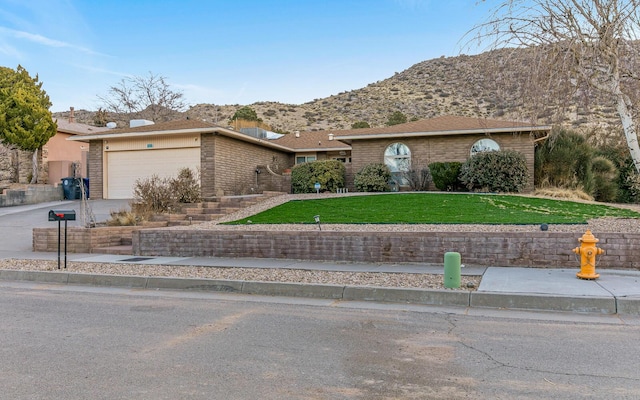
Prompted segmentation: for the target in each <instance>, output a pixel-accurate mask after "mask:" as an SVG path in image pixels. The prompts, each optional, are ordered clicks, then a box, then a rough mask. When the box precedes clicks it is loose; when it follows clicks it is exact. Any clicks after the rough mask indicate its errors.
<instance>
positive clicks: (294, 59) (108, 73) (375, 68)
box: [0, 0, 495, 111]
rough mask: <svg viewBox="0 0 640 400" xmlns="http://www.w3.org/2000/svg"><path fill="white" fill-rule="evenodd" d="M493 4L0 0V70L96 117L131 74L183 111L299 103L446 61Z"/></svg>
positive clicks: (436, 0)
mask: <svg viewBox="0 0 640 400" xmlns="http://www.w3.org/2000/svg"><path fill="white" fill-rule="evenodd" d="M492 3H495V2H491V1H489V2H479V1H476V0H323V1H306V0H273V1H271V0H181V1H170V0H123V1H120V0H109V1H107V0H104V1H103V0H0V65H2V66H5V67H10V68H16V67H17V65H18V64H20V65H22V66H23V67H24V68H26V69H27V70H28V71H29V73H30V74H31V75H32V76H34V75H36V74H37V75H38V76H39V77H40V80H41V81H42V82H44V86H43V87H44V89H45V90H46V91H47V93H48V94H49V96H50V97H51V101H52V102H53V107H52V111H64V110H68V108H69V107H70V106H74V107H75V108H76V109H89V110H95V109H97V108H98V107H99V106H101V105H102V103H101V102H100V100H99V99H98V95H103V96H104V95H106V94H107V92H108V89H109V87H110V86H113V85H115V84H117V83H118V82H119V81H120V80H121V79H123V78H125V77H130V76H144V75H148V73H149V72H152V73H154V74H159V75H162V76H165V77H166V78H167V80H168V82H169V84H170V85H171V87H172V88H174V89H178V90H181V91H182V92H183V93H184V96H185V100H186V102H187V103H188V104H189V105H195V104H198V103H212V104H251V103H254V102H256V101H279V102H283V103H292V104H301V103H305V102H308V101H312V100H313V99H316V98H323V97H327V96H330V95H332V94H337V93H340V92H343V91H347V90H353V89H358V88H361V87H364V86H366V85H367V84H369V83H373V82H376V81H378V80H383V79H386V78H388V77H390V76H392V75H393V74H394V73H395V72H400V71H403V70H405V69H407V68H409V67H410V66H412V65H413V64H415V63H418V62H420V61H424V60H429V59H432V58H437V57H440V56H443V55H444V56H456V55H458V54H460V53H461V52H464V53H466V54H473V53H476V52H477V51H474V50H468V49H467V50H466V51H463V49H462V47H461V43H460V40H461V39H462V38H463V35H464V34H465V32H467V31H468V30H469V29H471V28H472V27H473V26H474V25H475V24H477V23H480V22H482V21H483V20H485V19H486V18H487V16H488V13H489V8H490V6H491V4H492Z"/></svg>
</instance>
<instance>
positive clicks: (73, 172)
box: [42, 107, 109, 184]
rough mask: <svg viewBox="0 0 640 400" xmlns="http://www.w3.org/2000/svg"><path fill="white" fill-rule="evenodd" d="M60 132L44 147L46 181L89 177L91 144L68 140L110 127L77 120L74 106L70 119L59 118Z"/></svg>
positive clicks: (43, 161) (43, 158) (57, 121)
mask: <svg viewBox="0 0 640 400" xmlns="http://www.w3.org/2000/svg"><path fill="white" fill-rule="evenodd" d="M56 123H57V125H58V132H57V133H56V134H55V136H54V137H52V138H51V139H49V141H48V142H47V144H45V145H44V146H43V147H42V166H43V167H44V171H45V176H46V182H45V183H50V184H56V183H60V180H61V179H62V178H66V177H69V176H77V177H84V178H86V177H88V176H89V174H88V169H87V161H88V160H87V154H88V153H89V146H88V145H87V144H86V143H82V142H73V141H69V140H67V139H68V138H70V137H73V136H76V135H88V134H92V133H98V132H104V131H108V130H109V129H108V128H102V127H96V126H91V125H87V124H80V123H77V122H75V117H74V115H73V107H71V112H70V114H69V118H68V119H57V120H56Z"/></svg>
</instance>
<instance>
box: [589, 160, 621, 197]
mask: <svg viewBox="0 0 640 400" xmlns="http://www.w3.org/2000/svg"><path fill="white" fill-rule="evenodd" d="M591 169H592V171H593V198H594V199H596V200H597V201H605V202H613V201H615V200H616V198H617V197H618V184H617V179H618V170H617V169H616V166H615V165H614V164H613V162H611V161H610V160H608V159H607V158H605V157H602V156H599V157H595V158H594V159H593V160H592V161H591Z"/></svg>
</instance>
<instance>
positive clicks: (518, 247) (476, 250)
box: [133, 228, 640, 269]
mask: <svg viewBox="0 0 640 400" xmlns="http://www.w3.org/2000/svg"><path fill="white" fill-rule="evenodd" d="M585 229H586V228H585ZM594 233H595V235H596V237H598V238H599V239H600V242H599V244H598V245H599V247H602V248H603V249H605V251H606V254H605V255H603V256H599V257H598V263H597V267H603V268H616V269H631V268H634V269H637V268H640V257H637V256H636V255H637V254H640V234H627V233H625V234H622V233H603V234H598V233H597V232H594ZM580 236H582V235H581V234H575V233H557V232H528V233H525V232H512V233H508V234H505V233H473V232H472V233H469V232H402V233H381V232H328V231H309V232H299V231H291V232H282V231H278V232H274V231H205V230H201V231H198V230H196V231H190V230H174V229H172V230H167V229H164V230H163V229H145V230H141V231H136V232H133V254H135V255H140V256H176V257H207V256H212V257H250V258H288V259H300V260H323V261H324V260H327V261H347V262H373V263H395V262H398V263H399V262H411V263H442V262H443V258H444V253H445V252H447V251H457V252H459V253H461V256H462V262H463V263H465V264H468V265H487V266H531V267H556V268H558V267H568V268H575V267H578V266H579V263H578V262H577V261H576V258H575V255H574V253H573V252H572V249H573V248H575V247H577V246H578V245H579V243H578V237H580Z"/></svg>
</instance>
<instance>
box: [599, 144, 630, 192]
mask: <svg viewBox="0 0 640 400" xmlns="http://www.w3.org/2000/svg"><path fill="white" fill-rule="evenodd" d="M598 153H599V154H601V155H603V156H604V157H606V158H607V159H609V160H610V161H612V162H613V164H614V165H615V167H616V169H617V170H618V176H617V178H616V185H617V187H618V190H617V196H616V200H615V201H617V202H619V203H640V176H639V175H638V174H637V172H636V169H635V167H634V166H633V160H632V159H631V156H630V155H629V150H628V148H627V147H626V146H607V147H604V148H602V149H600V151H599V152H598Z"/></svg>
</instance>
